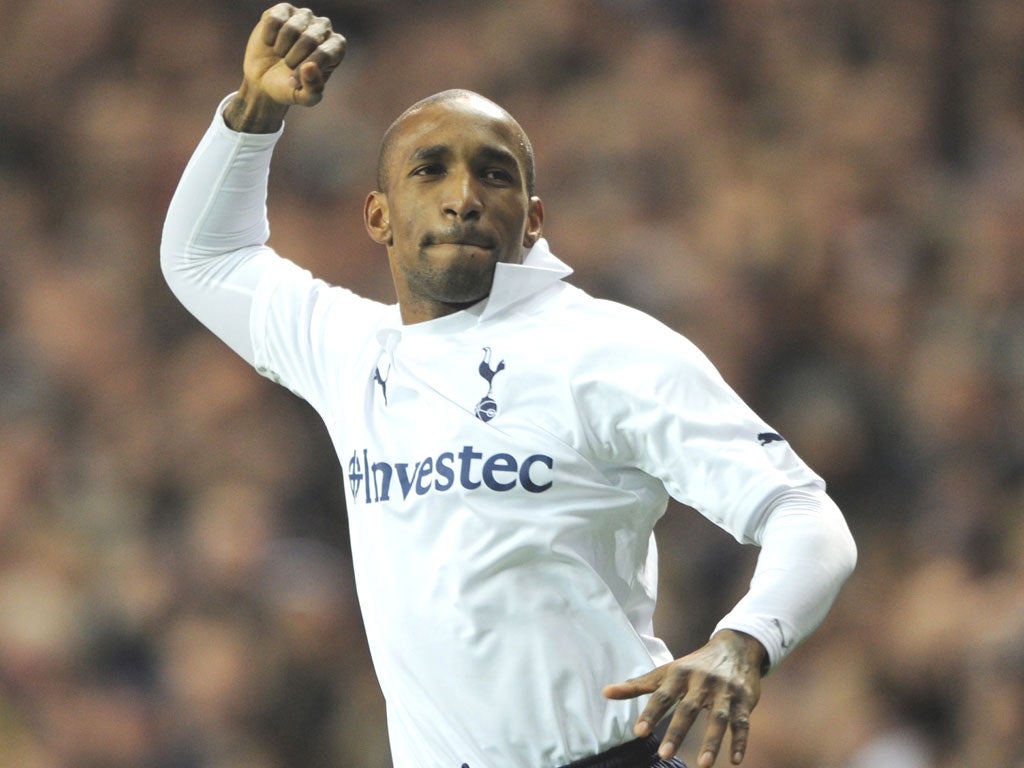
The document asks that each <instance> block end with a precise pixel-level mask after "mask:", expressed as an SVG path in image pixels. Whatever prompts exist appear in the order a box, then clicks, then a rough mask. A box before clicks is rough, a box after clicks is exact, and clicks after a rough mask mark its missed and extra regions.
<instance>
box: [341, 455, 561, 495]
mask: <svg viewBox="0 0 1024 768" xmlns="http://www.w3.org/2000/svg"><path fill="white" fill-rule="evenodd" d="M554 466H555V460H554V459H552V458H551V457H550V456H547V455H545V454H543V453H534V454H531V455H529V456H526V457H525V458H517V457H516V456H513V455H512V454H511V453H494V454H490V455H486V456H485V455H484V454H483V453H482V452H481V451H478V450H476V449H475V448H474V447H473V446H471V445H464V446H462V450H460V451H459V452H457V453H456V452H454V451H445V452H444V453H440V454H438V455H437V456H427V457H426V458H423V459H420V460H419V461H416V462H395V463H393V464H392V463H390V462H387V461H376V460H372V459H371V457H370V455H369V451H368V450H367V449H365V448H364V449H363V450H361V451H360V450H356V451H353V452H352V458H351V459H349V461H348V483H349V488H350V489H351V490H352V497H353V499H355V500H356V501H361V502H364V503H366V504H375V503H378V502H382V501H391V500H394V499H395V498H396V497H397V496H401V498H402V499H403V500H404V499H408V498H409V496H423V495H425V494H428V493H434V492H437V493H444V492H445V491H450V490H451V489H452V488H454V487H456V485H458V486H460V487H462V488H464V489H466V490H467V491H473V490H477V489H487V490H491V491H496V492H498V493H506V492H508V491H511V490H513V489H515V488H522V489H523V490H524V491H527V492H528V493H543V492H544V491H546V490H548V489H549V488H551V486H552V482H553V480H552V476H553V472H552V470H553V469H554Z"/></svg>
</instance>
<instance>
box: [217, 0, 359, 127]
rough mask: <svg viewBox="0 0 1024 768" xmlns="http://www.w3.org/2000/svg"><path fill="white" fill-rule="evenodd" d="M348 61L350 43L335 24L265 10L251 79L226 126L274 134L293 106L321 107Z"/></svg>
mask: <svg viewBox="0 0 1024 768" xmlns="http://www.w3.org/2000/svg"><path fill="white" fill-rule="evenodd" d="M344 56H345V38H344V37H342V36H341V35H339V34H338V33H337V32H334V31H333V30H332V29H331V21H330V19H327V18H325V17H323V16H314V15H313V12H312V11H311V10H309V9H308V8H296V7H295V6H293V5H290V4H289V3H278V4H277V5H275V6H274V7H273V8H270V9H268V10H267V11H264V13H263V16H262V17H261V18H260V22H259V24H257V25H256V27H255V29H253V31H252V34H251V35H250V36H249V43H248V45H246V48H245V63H244V65H243V72H244V74H245V77H244V79H243V80H242V85H241V87H240V88H239V89H238V93H237V94H236V95H235V97H234V98H233V99H232V100H231V101H230V102H228V105H227V106H226V107H225V108H224V121H225V122H226V123H227V125H228V127H229V128H231V129H232V130H236V131H245V132H247V133H273V132H274V131H276V130H278V129H279V128H280V127H281V123H282V121H283V120H284V116H285V113H286V112H287V111H288V108H289V107H290V106H292V105H293V104H298V105H301V106H304V107H312V106H313V105H315V104H318V103H319V102H320V99H322V98H323V92H324V86H325V85H326V83H327V79H328V78H329V77H330V76H331V72H333V71H334V69H335V68H336V67H337V66H338V64H340V63H341V60H342V58H343V57H344Z"/></svg>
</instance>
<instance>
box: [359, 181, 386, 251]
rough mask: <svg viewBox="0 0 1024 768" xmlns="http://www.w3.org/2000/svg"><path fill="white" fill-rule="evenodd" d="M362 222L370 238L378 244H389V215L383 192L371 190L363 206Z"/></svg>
mask: <svg viewBox="0 0 1024 768" xmlns="http://www.w3.org/2000/svg"><path fill="white" fill-rule="evenodd" d="M363 223H364V224H365V225H366V231H367V233H368V234H369V235H370V239H371V240H373V241H374V242H375V243H379V244H380V245H391V244H392V242H393V240H392V237H391V216H390V213H389V211H388V196H387V195H386V194H384V193H383V192H371V193H370V194H369V195H367V196H366V204H365V205H364V206H363Z"/></svg>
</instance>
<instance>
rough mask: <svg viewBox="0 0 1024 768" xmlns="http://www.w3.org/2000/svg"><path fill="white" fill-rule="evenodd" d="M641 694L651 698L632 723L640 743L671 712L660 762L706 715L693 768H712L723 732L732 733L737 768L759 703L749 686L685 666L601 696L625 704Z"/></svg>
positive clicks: (665, 669) (667, 668) (622, 685)
mask: <svg viewBox="0 0 1024 768" xmlns="http://www.w3.org/2000/svg"><path fill="white" fill-rule="evenodd" d="M646 693H650V694H651V696H650V698H649V699H648V701H647V705H646V706H645V707H644V710H643V712H641V713H640V716H639V718H637V722H636V725H635V726H634V728H633V733H634V734H635V735H636V736H637V737H639V738H643V737H645V736H649V735H650V734H651V733H653V732H654V728H655V726H656V725H657V723H659V722H660V721H661V720H662V719H663V718H664V717H665V716H666V715H667V714H668V713H669V712H672V717H671V719H670V721H669V724H668V727H667V729H666V731H665V735H664V737H663V738H662V740H661V745H660V746H659V748H658V755H659V756H660V757H661V759H663V760H670V759H671V758H672V757H674V756H675V754H676V753H677V752H678V751H679V748H680V746H681V745H682V743H683V740H684V739H685V738H686V735H687V734H688V733H689V732H690V729H691V728H692V727H693V724H694V723H695V722H696V721H697V718H698V716H699V715H700V713H701V712H702V711H703V710H707V726H706V728H705V731H704V737H703V741H702V742H701V746H700V750H699V752H698V758H697V768H711V766H712V765H713V764H714V763H715V761H716V760H717V758H718V753H719V752H720V751H721V747H722V742H723V741H724V739H725V735H726V732H727V731H731V743H730V745H731V753H730V757H731V760H732V762H733V764H736V765H738V764H739V763H740V762H741V761H742V760H743V757H744V755H745V754H746V750H747V737H748V734H749V732H750V713H751V711H752V710H753V708H754V706H755V704H756V703H757V698H758V694H757V692H756V691H755V690H754V689H752V688H750V686H748V685H745V684H743V683H742V682H737V681H736V680H729V679H723V678H722V677H720V676H718V675H715V674H695V673H694V672H693V670H690V669H687V668H686V667H684V666H678V665H672V664H669V665H666V666H664V667H659V668H657V669H655V670H653V671H652V672H650V673H648V674H646V675H643V676H641V677H637V678H634V679H632V680H627V681H625V682H622V683H616V684H614V685H608V686H606V687H605V689H604V695H605V696H606V697H608V698H610V699H628V698H634V697H636V696H640V695H643V694H646Z"/></svg>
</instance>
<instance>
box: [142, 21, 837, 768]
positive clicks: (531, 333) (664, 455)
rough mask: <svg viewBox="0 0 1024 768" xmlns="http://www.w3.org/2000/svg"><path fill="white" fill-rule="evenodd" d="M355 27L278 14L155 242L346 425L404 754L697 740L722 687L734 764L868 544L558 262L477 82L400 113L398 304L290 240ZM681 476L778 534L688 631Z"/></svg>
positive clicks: (721, 509) (509, 138) (630, 758)
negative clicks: (673, 504)
mask: <svg viewBox="0 0 1024 768" xmlns="http://www.w3.org/2000/svg"><path fill="white" fill-rule="evenodd" d="M344 47H345V41H344V39H343V38H342V37H341V36H340V35H338V34H336V33H334V32H333V31H332V29H331V24H330V22H329V21H328V20H327V19H325V18H319V17H316V16H314V15H313V13H312V12H311V11H309V10H304V9H303V10H300V9H296V8H294V7H292V6H291V5H288V4H286V3H285V4H279V5H276V6H274V7H273V8H271V9H270V10H268V11H267V12H266V13H264V15H263V17H262V19H261V20H260V22H259V24H258V25H257V26H256V28H255V29H254V31H253V33H252V36H251V38H250V40H249V43H248V46H247V49H246V53H245V63H244V79H243V82H242V85H241V87H240V88H239V90H238V92H237V93H235V94H233V95H232V96H230V97H228V98H227V99H226V100H225V102H224V103H223V104H222V105H221V108H220V109H219V110H218V113H217V115H216V117H215V119H214V122H213V124H212V125H211V127H210V129H209V131H208V132H207V134H206V136H205V137H204V138H203V140H202V142H201V143H200V145H199V147H198V149H197V150H196V153H195V155H194V156H193V158H192V160H191V161H190V163H189V165H188V167H187V168H186V170H185V173H184V175H183V178H182V180H181V183H180V185H179V187H178V190H177V192H176V194H175V196H174V200H173V201H172V203H171V207H170V210H169V212H168V216H167V221H166V224H165V229H164V239H163V244H162V249H161V260H162V265H163V269H164V274H165V275H166V277H167V280H168V283H169V284H170V286H171V288H172V289H173V290H174V292H175V293H176V294H177V296H178V297H179V298H180V299H181V301H182V302H183V303H184V304H185V306H186V307H188V308H189V310H190V311H192V312H193V313H194V314H195V315H196V316H197V317H198V318H199V319H200V320H201V321H202V322H203V323H205V324H206V325H207V326H208V327H209V328H210V329H211V330H212V331H213V332H215V333H216V334H217V335H218V336H220V337H221V338H222V339H224V341H225V342H227V343H228V344H229V345H230V346H231V347H232V348H233V349H234V350H235V351H236V352H238V354H240V355H241V356H242V357H243V358H244V359H245V360H247V361H248V362H249V363H250V364H252V365H253V366H254V367H255V368H256V369H257V370H258V371H259V372H260V373H262V374H264V375H265V376H268V377H271V378H272V379H274V380H275V381H278V382H280V383H281V384H283V385H284V386H287V387H288V388H290V389H291V390H293V391H294V392H295V393H297V394H298V395H300V396H301V397H303V398H305V399H306V400H307V401H308V402H309V403H310V404H311V405H312V406H313V407H314V408H315V409H316V410H317V411H318V413H319V414H320V415H321V416H322V417H323V419H324V422H325V423H326V425H327V428H328V431H329V433H330V436H331V438H332V440H333V442H334V445H335V447H336V449H337V452H338V455H339V457H340V459H341V463H342V466H343V467H344V468H345V470H346V475H347V477H346V480H347V482H346V483H345V486H346V494H347V496H346V500H347V511H348V515H349V530H350V534H351V540H352V550H353V561H354V567H355V573H356V586H357V589H358V592H359V597H360V604H361V608H362V612H363V618H364V623H365V627H366V634H367V638H368V640H369V643H370V648H371V652H372V655H373V659H374V664H375V667H376V671H377V676H378V679H379V680H380V684H381V687H382V690H383V692H384V696H385V699H386V701H387V712H388V728H389V736H390V740H391V749H392V756H393V759H394V762H395V765H397V766H399V767H400V768H405V767H406V766H413V767H418V768H459V767H460V766H462V767H463V768H467V767H468V768H562V767H564V766H572V768H582V767H583V766H588V767H592V768H593V767H596V766H601V767H602V768H641V767H648V766H681V765H682V763H681V762H680V761H679V759H678V758H676V757H675V755H676V753H677V751H678V750H679V747H680V744H681V743H682V740H683V738H684V736H685V735H686V734H687V732H688V731H689V729H690V727H691V726H692V725H693V723H694V722H695V720H696V718H697V716H698V714H699V713H700V712H701V711H702V710H707V711H708V717H707V724H706V726H705V731H704V736H703V740H702V743H701V746H700V748H699V751H698V757H697V766H698V767H699V768H709V766H711V765H712V764H714V762H715V761H716V759H717V756H718V753H719V751H720V749H721V748H722V746H723V742H724V741H725V736H726V732H727V731H728V732H729V735H730V740H729V756H730V758H731V760H732V762H733V763H737V764H738V763H739V762H740V761H741V760H742V759H743V755H744V753H745V750H746V745H747V735H748V728H749V717H750V713H751V710H752V709H753V708H754V706H755V705H756V703H757V701H758V698H759V695H760V685H761V677H762V675H763V674H764V673H765V672H766V671H767V670H768V669H770V668H771V667H773V666H774V665H776V664H778V663H779V662H780V661H781V660H782V659H783V657H784V656H785V655H786V654H788V653H789V652H790V651H791V650H792V648H793V647H794V646H795V645H796V644H798V643H799V642H800V641H801V640H803V639H804V638H805V637H806V636H807V635H808V634H809V633H810V632H812V631H813V630H814V629H815V627H817V625H818V624H819V623H820V622H821V621H822V619H823V618H824V616H825V614H826V613H827V611H828V609H829V607H830V606H831V604H832V602H833V600H834V599H835V597H836V594H837V593H838V591H839V589H840V587H841V585H842V583H843V582H844V581H845V579H846V578H847V577H848V575H849V574H850V572H851V571H852V569H853V566H854V562H855V558H856V551H855V547H854V544H853V541H852V538H851V537H850V534H849V531H848V529H847V526H846V524H845V522H844V520H843V518H842V515H841V514H840V512H839V510H838V509H837V508H836V507H835V505H834V504H833V503H832V501H831V500H830V499H829V497H828V496H827V495H826V494H825V492H824V485H823V483H822V481H821V480H820V478H818V477H817V476H816V475H815V474H814V473H813V472H812V471H811V470H810V469H808V467H807V466H806V465H805V464H804V463H803V461H801V460H800V459H799V458H798V457H797V456H796V455H795V453H794V452H793V451H792V449H791V448H790V447H789V445H788V444H787V443H786V442H785V441H784V440H783V439H782V438H781V437H780V436H779V435H777V434H776V433H775V432H774V431H773V430H772V429H771V428H770V427H769V426H768V425H766V424H765V423H764V422H763V421H762V420H761V419H760V418H758V417H757V416H756V414H754V413H753V412H752V411H751V410H750V409H749V408H748V407H747V406H746V405H745V404H744V403H743V402H742V401H741V400H740V399H739V398H738V397H737V396H736V394H735V393H734V392H733V391H732V390H731V389H730V388H729V387H728V386H727V385H726V384H725V382H724V381H722V379H721V377H720V376H719V375H718V373H717V371H715V369H714V368H713V367H712V365H711V364H710V363H709V362H708V361H707V359H706V358H705V357H704V356H703V355H702V354H701V353H700V352H699V351H698V350H697V349H696V348H695V347H693V345H692V344H690V343H689V342H688V341H687V340H686V339H684V338H682V337H681V336H679V335H678V334H677V333H675V332H673V331H672V330H670V329H668V328H667V327H665V326H663V325H661V324H660V323H658V322H657V321H655V320H653V319H652V318H650V317H648V316H646V315H644V314H642V313H640V312H637V311H635V310H632V309H629V308H627V307H623V306H621V305H618V304H614V303H612V302H606V301H599V300H596V299H593V298H591V297H590V296H588V295H586V294H585V293H583V292H582V291H580V290H579V289H577V288H574V287H573V286H571V285H569V284H568V283H566V282H565V280H564V278H565V277H566V276H567V275H568V274H569V273H570V271H571V270H570V269H569V268H568V267H567V266H566V265H565V264H564V263H563V262H561V261H560V260H559V259H557V258H556V257H555V256H554V255H552V253H551V252H550V250H549V249H548V246H547V243H546V241H545V240H544V239H543V238H542V237H541V230H542V225H543V221H544V207H543V205H542V203H541V200H540V198H539V197H537V196H536V195H535V194H534V188H533V175H534V167H533V150H532V148H531V145H530V141H529V139H528V138H527V136H526V134H525V132H524V131H523V129H522V128H521V127H520V126H519V124H518V123H517V122H516V121H515V120H514V119H513V118H512V117H511V116H510V115H509V114H508V113H507V112H506V111H505V110H503V109H502V108H501V107H499V106H497V105H496V104H494V103H493V102H491V101H489V100H487V99H485V98H484V97H482V96H480V95H478V94H475V93H471V92H468V91H461V90H453V91H445V92H442V93H439V94H436V95H434V96H430V97H428V98H426V99H424V100H422V101H420V102H418V103H417V104H415V105H413V106H412V107H410V108H409V109H408V110H406V111H405V112H404V113H403V114H402V115H401V116H400V117H399V118H398V119H397V120H396V121H395V122H394V123H393V124H392V125H391V127H390V128H389V129H388V130H387V132H386V133H385V135H384V138H383V141H382V144H381V151H380V158H379V166H378V167H379V172H378V183H377V186H378V189H377V190H376V191H374V192H371V193H370V194H369V196H368V197H367V200H366V205H365V209H364V218H365V223H366V228H367V231H368V233H369V235H370V237H371V238H373V240H374V241H376V242H377V243H380V244H381V245H383V246H384V247H385V248H386V250H387V255H388V259H389V263H390V266H391V271H392V276H393V278H394V284H395V290H396V293H397V298H398V302H397V304H396V305H385V304H381V303H378V302H374V301H370V300H368V299H364V298H361V297H359V296H356V295H354V294H353V293H351V292H350V291H347V290H345V289H343V288H340V287H336V286H330V285H327V284H326V283H324V282H322V281H319V280H316V279H315V278H313V277H312V276H311V275H310V274H309V273H307V272H306V271H304V270H302V269H300V268H299V267H297V266H296V265H294V264H293V263H291V262H289V261H287V260H285V259H282V258H281V257H280V256H278V255H277V254H276V253H275V252H274V251H273V250H272V249H270V248H269V247H268V246H267V245H266V241H267V239H268V237H269V229H268V225H267V220H266V214H265V199H266V185H267V176H268V169H269V165H270V157H271V153H272V151H273V147H274V144H275V142H276V141H277V139H278V137H279V136H280V134H281V131H282V130H283V120H284V116H285V114H286V112H287V111H288V109H289V108H290V107H291V106H294V105H300V106H312V105H315V104H316V103H318V102H319V101H320V99H321V97H322V94H323V90H324V87H325V84H326V82H327V80H328V78H329V76H330V74H331V72H332V71H333V70H334V69H335V68H336V67H337V66H338V65H339V63H340V62H341V59H342V57H343V55H344ZM670 495H671V496H672V497H674V498H676V499H678V500H679V501H680V502H683V503H684V504H687V505H689V506H692V507H693V508H695V509H697V510H699V511H700V512H701V513H702V514H704V515H705V516H707V517H708V518H709V519H711V520H713V521H714V522H715V523H716V524H718V525H719V526H721V527H722V528H723V529H725V530H726V531H728V532H729V533H731V534H732V535H733V536H734V537H736V538H737V539H738V540H740V541H743V542H749V543H755V544H758V545H760V547H761V552H760V556H759V558H758V562H757V567H756V569H755V573H754V578H753V580H752V582H751V586H750V590H749V592H748V593H747V594H746V595H745V596H744V598H743V599H742V600H741V601H740V602H739V603H738V604H737V605H736V606H735V608H734V609H733V610H732V611H730V612H729V614H728V615H727V616H725V617H724V618H723V619H722V620H721V622H720V623H719V625H718V627H717V628H716V630H715V632H714V634H713V636H712V637H711V638H710V640H709V641H708V643H707V644H706V645H705V646H704V647H702V648H700V649H698V650H696V651H694V652H693V653H690V654H689V655H686V656H683V657H682V658H678V659H673V656H672V654H670V653H669V651H668V649H667V648H666V647H665V645H664V643H663V642H662V641H661V640H659V639H658V638H657V637H656V636H655V635H654V631H653V627H652V621H651V617H652V615H653V612H654V601H655V594H656V577H657V573H656V571H657V558H656V550H655V545H654V541H653V537H652V531H653V528H654V525H655V523H656V521H657V520H658V519H659V518H660V517H661V515H662V514H663V513H664V511H665V509H666V506H667V502H668V498H669V496H670ZM669 546H670V547H671V542H670V543H669ZM617 681H622V682H617Z"/></svg>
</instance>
